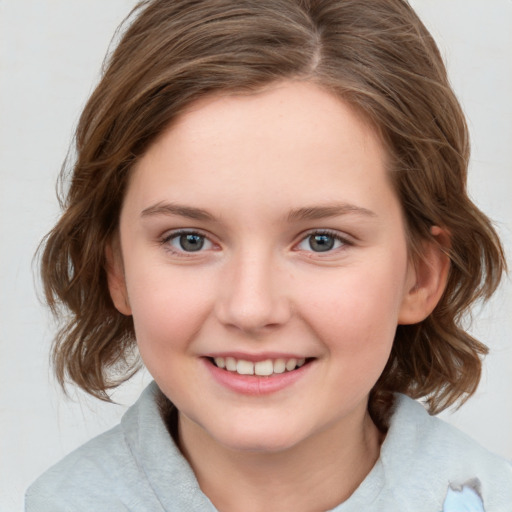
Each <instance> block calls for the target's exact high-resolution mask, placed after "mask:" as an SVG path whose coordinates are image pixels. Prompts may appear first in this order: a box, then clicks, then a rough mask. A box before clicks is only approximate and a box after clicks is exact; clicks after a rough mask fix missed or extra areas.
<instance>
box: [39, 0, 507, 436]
mask: <svg viewBox="0 0 512 512" xmlns="http://www.w3.org/2000/svg"><path fill="white" fill-rule="evenodd" d="M128 20H129V21H128V22H129V23H130V24H129V26H128V28H127V29H126V30H125V32H124V34H123V35H122V37H121V40H120V42H119V44H118V45H117V47H116V48H115V50H114V51H113V53H112V54H111V55H110V56H109V57H108V59H107V60H106V62H105V67H104V73H103V77H102V79H101V81H100V83H99V84H98V86H97V87H96V89H95V91H94V93H93V94H92V96H91V98H90V99H89V101H88V103H87V105H86V107H85V109H84V111H83V113H82V116H81V118H80V121H79V124H78V127H77V131H76V152H77V158H76V162H75V164H74V168H73V169H72V173H71V181H70V185H69V189H68V192H67V196H66V198H65V199H64V201H63V208H64V213H63V215H62V217H61V218H60V220H59V222H58V223H57V225H56V226H55V228H54V229H53V230H52V231H51V232H50V233H49V234H48V236H47V238H46V239H45V241H44V249H43V256H42V264H41V273H42V280H43V283H44V288H45V294H46V300H47V302H48V304H49V305H50V307H51V308H52V310H53V311H54V312H55V313H56V315H57V316H58V317H60V318H61V319H62V321H63V324H62V327H61V330H60V331H59V333H58V334H57V337H56V339H55V342H54V345H53V363H54V367H55V372H56V375H57V378H58V380H59V382H60V383H61V384H62V385H64V383H65V382H67V381H72V382H74V383H76V384H77V385H78V386H80V387H81V388H82V389H84V390H85V391H87V392H88V393H90V394H92V395H94V396H96V397H98V398H101V399H103V400H109V396H108V390H109V389H112V388H114V387H115V386H117V385H118V384H119V383H121V382H123V381H124V380H127V379H128V378H130V377H131V376H132V375H133V374H134V373H135V372H136V371H137V369H138V367H139V362H138V359H137V357H136V356H134V351H133V349H134V347H135V335H134V330H133V321H132V319H131V317H125V316H123V315H121V314H120V313H119V312H118V311H117V310H116V309H115V307H114V305H113V303H112V300H111V298H110V295H109V292H108V287H107V279H106V265H107V263H106V259H105V250H106V247H107V246H108V244H109V243H111V241H112V237H113V236H114V234H115V233H116V231H117V228H118V221H119V215H120V210H121V206H122V201H123V198H124V194H125V191H126V187H127V183H128V180H129V177H130V172H131V170H132V168H133V166H134V164H135V163H136V162H137V161H138V159H139V158H140V157H141V156H142V155H143V154H144V153H145V151H146V150H147V149H148V147H149V146H150V145H151V144H152V143H153V142H154V141H155V140H156V139H157V138H158V137H159V135H160V134H161V133H163V131H164V130H165V129H167V128H168V127H169V126H170V125H172V123H173V122H174V121H175V120H176V119H177V117H178V116H180V115H181V114H183V112H185V111H186V109H187V108H188V107H189V106H190V105H192V104H193V103H194V102H195V101H197V100H198V99H200V98H203V97H205V96H207V95H211V94H234V93H236V94H240V93H251V92H255V91H259V90H261V89H262V88H264V87H266V86H268V85H271V84H274V83H276V82H279V81H283V80H304V81H309V82H311V83H314V84H317V85H318V86H320V87H323V88H325V89H326V90H328V91H330V92H331V93H332V94H334V95H336V96H337V97H339V98H340V99H342V100H343V101H345V102H348V103H349V104H350V105H351V106H352V107H353V108H354V109H355V110H356V111H357V112H359V113H360V114H362V115H363V116H364V118H365V119H367V120H368V121H369V122H370V123H371V124H372V126H374V127H375V128H376V130H377V131H378V133H379V134H380V136H381V137H382V139H383V141H384V142H385V145H386V147H387V149H388V152H389V156H390V159H391V165H390V171H389V172H390V176H391V179H392V182H393V185H394V187H395V190H396V193H397V195H398V197H399V200H400V203H401V205H402V208H403V212H404V216H405V220H406V225H407V232H408V238H409V247H410V251H411V255H412V257H413V259H416V261H417V260H418V259H419V258H421V257H422V256H421V252H422V245H423V244H424V243H426V242H428V243H436V241H435V240H434V239H433V237H432V235H431V228H432V226H441V227H442V228H443V229H445V230H446V231H447V232H448V233H449V234H450V237H451V246H450V248H449V249H448V255H449V258H450V260H451V269H450V273H449V278H448V283H447V287H446V290H445V293H444V295H443V297H442V298H441V300H440V302H439V304H438V306H437V307H436V309H435V310H434V312H433V313H432V314H431V315H430V316H429V317H428V318H427V319H426V320H424V321H423V322H421V323H419V324H416V325H403V326H402V325H400V326H398V328H397V332H396V336H395V340H394V345H393V349H392V353H391V356H390V359H389V361H388V363H387V366H386V368H385V370H384V372H383V374H382V376H381V377H380V379H379V380H378V382H377V383H376V385H375V387H374V389H373V390H372V392H371V395H370V405H369V409H370V412H371V414H372V417H373V419H374V421H375V422H376V424H377V425H378V426H379V427H380V428H381V429H385V427H386V422H387V417H388V415H389V410H390V407H391V404H392V400H393V399H392V395H393V393H394V392H402V393H406V394H408V395H409V396H411V397H413V398H422V397H423V398H426V399H427V402H428V405H429V408H430V410H431V412H433V413H436V412H438V411H440V410H442V409H444V408H445V407H447V406H450V405H452V404H454V403H456V402H457V401H463V400H464V399H466V398H467V397H469V396H470V395H471V394H472V393H474V391H475V390H476V387H477V385H478V382H479V379H480V372H481V361H480V358H481V356H483V355H484V354H485V353H486V352H487V348H486V347H485V345H483V344H482V343H481V342H479V341H477V340H476V339H474V338H473V337H471V336H470V335H469V334H468V333H467V332H466V331H465V330H464V328H463V326H462V321H463V319H464V317H465V315H466V313H467V312H468V311H469V308H470V307H471V305H472V304H473V303H474V302H475V301H477V300H479V299H485V298H488V297H489V296H490V295H491V294H492V293H493V292H494V291H495V289H496V287H497V286H498V284H499V282H500V279H501V276H502V273H503V271H504V269H505V259H504V253H503V249H502V247H501V245H500V241H499V238H498V236H497V234H496V232H495V230H494V228H493V227H492V224H491V222H490V221H489V219H488V218H487V217H486V216H485V215H484V214H482V212H480V211H479V210H478V209H477V208H476V206H475V205H474V204H473V203H472V202H471V201H470V199H469V198H468V195H467V190H466V178H467V168H468V161H469V137H468V130H467V126H466V122H465V119H464V115H463V113H462V110H461V108H460V105H459V103H458V101H457V99H456V97H455V95H454V93H453V91H452V89H451V87H450V85H449V82H448V78H447V75H446V70H445V67H444V64H443V61H442V58H441V56H440V53H439V50H438V48H437V46H436V44H435V42H434V40H433V38H432V36H431V35H430V34H429V32H428V31H427V29H426V28H425V27H424V25H423V24H422V23H421V21H420V20H419V19H418V17H417V16H416V14H415V13H414V11H413V10H412V9H411V7H410V6H409V4H408V3H407V2H406V1H405V0H375V1H374V2H372V5H371V7H369V6H368V3H367V2H364V1H362V0H258V1H255V0H237V1H236V2H234V1H232V0H175V1H172V2H169V1H166V0H147V1H144V2H141V3H140V4H138V6H137V7H136V8H135V9H134V10H133V12H132V14H131V16H130V17H129V18H128ZM65 313H66V314H65Z"/></svg>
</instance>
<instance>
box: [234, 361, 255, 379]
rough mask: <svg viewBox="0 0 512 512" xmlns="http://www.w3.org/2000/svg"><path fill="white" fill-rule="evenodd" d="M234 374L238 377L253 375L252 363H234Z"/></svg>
mask: <svg viewBox="0 0 512 512" xmlns="http://www.w3.org/2000/svg"><path fill="white" fill-rule="evenodd" d="M236 373H239V374H240V375H254V363H251V361H244V360H243V359H239V360H238V361H237V363H236Z"/></svg>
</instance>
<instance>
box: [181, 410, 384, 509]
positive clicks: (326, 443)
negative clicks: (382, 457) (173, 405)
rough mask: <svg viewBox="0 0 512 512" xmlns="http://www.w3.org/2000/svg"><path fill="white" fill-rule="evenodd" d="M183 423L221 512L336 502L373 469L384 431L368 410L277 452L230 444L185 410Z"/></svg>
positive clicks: (189, 452) (184, 441)
mask: <svg viewBox="0 0 512 512" xmlns="http://www.w3.org/2000/svg"><path fill="white" fill-rule="evenodd" d="M179 427H180V436H179V440H180V447H181V449H182V452H183V453H184V455H185V457H186V458H187V460H188V461H189V463H190V464H191V466H192V468H193V469H194V472H195V474H196V477H197V480H198V482H199V485H200V487H201V489H202V491H203V492H204V493H205V494H206V495H207V496H208V498H210V500H211V501H212V503H213V504H214V505H215V507H216V508H217V509H218V510H219V511H221V512H235V511H239V510H244V511H247V512H261V511H267V510H280V511H283V512H285V511H293V512H299V511H310V510H329V509H331V508H334V507H335V506H336V505H338V504H340V503H342V502H343V501H345V500H346V499H348V498H349V497H350V495H351V494H352V493H353V492H354V491H355V490H356V488H357V487H358V486H359V484H360V483H361V482H362V481H363V480H364V478H365V477H366V475H368V473H369V472H370V471H371V469H372V467H373V466H374V464H375V462H376V461H377V459H378V457H379V451H380V442H381V437H382V436H381V434H380V432H379V431H378V429H377V427H375V425H374V423H373V422H372V421H371V419H370V417H369V415H368V413H366V412H364V413H363V414H362V415H361V417H360V418H358V419H357V421H351V422H350V423H349V424H348V425H347V424H343V425H340V424H336V425H333V426H331V427H328V428H327V429H326V430H324V431H322V432H320V433H317V434H315V435H314V436H313V437H311V438H308V439H305V440H303V441H302V442H301V443H300V444H298V445H296V446H293V447H292V448H289V449H286V450H283V451H279V452H272V453H260V452H247V451H240V450H232V449H229V448H227V447H225V446H223V445H220V444H219V443H216V442H215V441H214V440H213V439H212V438H211V437H209V435H208V434H207V433H206V432H205V431H204V430H203V429H202V427H200V426H199V425H197V424H196V423H194V422H192V421H191V420H189V419H188V418H186V417H184V416H183V415H180V420H179ZM226 482H229V485H226ZM262 489H264V490H265V492H262Z"/></svg>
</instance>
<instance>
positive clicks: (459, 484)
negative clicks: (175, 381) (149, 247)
mask: <svg viewBox="0 0 512 512" xmlns="http://www.w3.org/2000/svg"><path fill="white" fill-rule="evenodd" d="M157 393H158V388H157V386H156V384H155V383H152V384H150V385H149V386H148V388H146V390H145V391H144V392H143V393H142V395H141V397H140V398H139V400H138V401H137V403H136V404H135V405H133V406H132V407H131V408H130V409H129V410H128V411H127V412H126V413H125V415H124V416H123V418H122V420H121V423H120V424H119V425H118V426H117V427H115V428H113V429H112V430H110V431H108V432H105V433H104V434H102V435H100V436H98V437H96V438H94V439H93V440H91V441H89V442H88V443H86V444H85V445H83V446H81V447H80V448H78V449H77V450H75V451H74V452H72V453H71V454H69V455H68V456H67V457H65V458H64V459H63V460H62V461H60V462H59V463H58V464H56V465H55V466H53V467H52V468H50V469H49V470H48V471H47V472H46V473H44V474H43V475H42V476H41V477H39V479H38V480H36V482H35V483H34V484H33V485H32V486H31V487H30V488H29V489H28V491H27V495H26V501H25V505H26V509H25V510H26V512H79V511H83V512H86V511H87V512H91V511H94V512H121V511H132V512H160V511H161V512H164V511H165V512H194V511H201V512H210V511H211V512H216V508H215V507H214V506H213V504H212V503H211V502H210V500H209V499H208V498H207V497H206V496H205V495H204V494H203V492H202V491H201V489H200V488H199V485H198V483H197V480H196V478H195V475H194V473H193V471H192V469H191V467H190V466H189V464H188V462H187V461H186V460H185V458H184V457H183V456H182V454H181V452H180V451H179V449H178V447H177V446H176V445H175V443H174V441H173V439H172V437H171V436H170V435H169V433H168V431H167V428H166V426H165V424H164V421H163V420H162V418H161V416H160V412H159V408H158V406H157V404H156V401H155V398H156V395H157ZM443 504H444V505H443ZM470 507H472V508H470ZM362 511H365V512H386V511H389V512H407V511H411V512H466V511H468V512H469V511H471V512H472V511H477V512H480V511H485V512H511V511H512V465H510V464H509V463H508V462H506V461H504V460H502V459H500V458H499V457H498V456H495V455H493V454H491V453H489V452H487V451H486V450H485V449H483V448H482V447H480V446H479V445H478V444H477V443H476V442H475V441H473V440H471V439H470V438H469V437H467V436H466V435H464V434H462V433H461V432H459V431H458V430H457V429H455V428H453V427H451V426H450V425H448V424H446V423H444V422H443V421H441V420H439V419H437V418H435V417H432V416H429V414H428V413H427V412H426V411H425V409H424V408H423V406H422V405H421V404H419V403H417V402H416V401H414V400H412V399H410V398H408V397H406V396H403V395H398V396H397V403H396V408H395V411H394V413H393V416H392V419H391V426H390V429H389V432H388V434H387V436H386V439H385V441H384V443H383V445H382V448H381V454H380V458H379V460H378V461H377V463H376V464H375V466H374V468H373V469H372V471H371V472H370V473H369V474H368V476H367V477H366V478H365V480H364V481H363V482H362V483H361V485H360V486H359V488H358V489H357V490H356V491H355V492H354V493H353V494H352V496H351V497H350V498H349V499H348V500H347V501H345V502H344V503H342V504H340V505H338V506H337V507H336V508H334V509H333V511H332V512H362Z"/></svg>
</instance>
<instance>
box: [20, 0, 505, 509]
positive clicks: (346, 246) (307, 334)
mask: <svg viewBox="0 0 512 512" xmlns="http://www.w3.org/2000/svg"><path fill="white" fill-rule="evenodd" d="M133 16H134V20H133V21H132V23H131V25H130V26H129V28H128V29H127V30H126V32H125V33H124V35H123V36H122V38H121V41H120V43H119V45H118V47H117V48H116V50H115V51H114V53H113V54H112V56H111V57H110V59H109V62H108V65H107V67H106V69H105V73H104V76H103V78H102V81H101V82H100V84H99V85H98V87H97V88H96V90H95V91H94V93H93V95H92V97H91V98H90V100H89V102H88V104H87V106H86V107H85V110H84V112H83V114H82V117H81V119H80V123H79V126H78V131H77V160H76V163H75V167H74V170H73V175H72V179H71V184H70V188H69V191H68V194H67V197H66V201H65V205H64V206H65V209H64V213H63V215H62V217H61V219H60V221H59V222H58V224H57V225H56V226H55V228H54V229H53V230H52V232H51V233H50V234H49V235H48V237H47V239H46V241H45V247H44V252H43V258H42V275H43V282H44V284H45V290H46V297H47V300H48V303H49V305H50V306H51V307H52V308H53V309H54V311H56V312H57V313H59V314H61V313H62V312H63V310H62V309H61V306H62V307H64V308H65V310H67V312H68V314H67V315H66V316H65V321H64V324H63V327H62V329H61V331H60V332H59V334H58V336H57V339H56V341H55V345H54V350H53V357H54V363H55V369H56V373H57V376H58V378H59V380H60V382H61V383H64V382H65V381H66V380H68V379H70V380H72V381H73V382H75V383H76V384H77V385H78V386H80V387H81V388H82V389H84V390H86V391H87V392H89V393H91V394H92V395H94V396H97V397H98V398H101V399H108V390H110V389H112V388H114V387H115V386H117V385H118V384H119V383H121V382H122V381H124V380H126V379H128V378H129V377H130V376H131V375H133V373H134V372H135V371H136V370H137V368H138V366H139V359H138V357H136V356H135V355H134V350H133V349H134V346H135V345H136V347H137V352H138V354H140V358H141V359H142V361H143V362H144V365H145V366H146V367H147V368H148V370H149V372H150V373H151V375H152V376H153V378H154V383H153V384H151V385H150V387H149V388H148V389H147V390H146V391H145V392H144V393H143V395H142V396H141V398H140V399H139V401H138V402H137V403H136V404H135V405H134V406H133V407H132V408H131V409H130V410H129V411H128V412H127V413H126V415H125V416H124V418H123V420H122V422H121V424H120V425H119V426H118V427H116V428H115V429H113V430H111V431H110V432H107V433H106V434H104V435H102V436H100V437H98V438H96V439H94V440H92V441H91V442H89V443H88V444H86V445H84V446H83V447H82V448H80V449H79V450H77V451H76V452H74V453H72V454H71V455H69V456H68V457H67V458H66V459H64V460H63V461H62V462H61V463H59V464H57V465H56V466H55V467H54V468H52V469H50V470H49V471H48V472H47V473H46V474H45V475H43V476H42V477H41V478H40V479H39V480H38V481H37V482H36V483H35V484H34V485H33V486H32V487H31V488H30V489H29V491H28V493H27V500H26V503H27V510H28V511H46V510H48V511H50V510H51V511H52V512H53V511H56V510H105V511H116V510H134V511H156V510H162V511H164V510H165V511H169V510H176V511H189V510H212V511H213V510H219V511H221V512H229V511H240V510H244V511H263V510H265V511H266V510H279V511H287V510H290V511H320V510H321V511H324V510H336V511H343V512H345V511H361V510H375V511H388V510H389V511H397V510H400V511H402V510H411V511H433V512H439V511H441V510H445V511H457V512H458V511H464V510H485V511H487V512H493V511H496V512H497V511H506V510H509V509H510V503H512V468H511V466H510V465H509V464H508V463H506V462H505V461H503V460H500V459H499V458H498V457H496V456H493V455H491V454H489V453H487V452H485V451H484V450H483V449H482V448H480V447H479V446H477V445H476V444H475V443H474V442H473V441H471V440H469V439H468V438H466V437H465V436H463V435H462V434H461V433H459V432H457V431H455V430H454V429H453V428H451V427H449V426H448V425H446V424H444V423H442V422H440V421H439V420H437V419H435V418H434V417H431V416H429V414H428V413H427V411H425V409H424V408H423V407H422V406H421V405H420V404H418V403H417V402H415V401H414V400H413V399H414V398H424V399H425V401H426V404H427V406H428V410H429V412H430V413H431V414H435V413H437V412H439V411H441V410H443V409H445V408H446V407H448V406H450V405H452V404H454V403H457V402H460V401H464V400H465V399H467V398H468V397H469V396H470V395H471V394H472V393H473V392H474V391H475V389H476V386H477V384H478V381H479V377H480V370H481V363H480V357H481V356H482V355H484V354H485V353H486V347H485V346H484V345H483V344H481V343H480V342H479V341H477V340H475V339H474V338H472V337H471V336H470V335H469V334H468V333H467V332H465V331H464V330H463V329H462V328H461V325H460V319H461V316H462V315H463V313H465V312H466V311H467V310H468V308H469V307H470V306H471V304H473V303H474V301H475V300H477V299H479V298H482V297H488V296H490V295H491V294H492V293H493V291H494V290H495V289H496V287H497V285H498V283H499V281H500V278H501V276H502V273H503V270H504V267H505V263H504V257H503V251H502V248H501V245H500V242H499V240H498V237H497V235H496V233H495V231H494V229H493V228H492V226H491V224H490V222H489V220H488V219H487V218H486V217H485V216H484V215H483V214H482V213H481V212H480V211H479V210H478V209H477V208H476V207H475V205H473V204H472V203H471V201H470V200H469V199H468V197H467V194H466V172H467V165H468V158H469V145H468V136H467V129H466V125H465V121H464V117H463V115H462V112H461V110H460V107H459V105H458V103H457V100H456V99H455V97H454V95H453V92H452V91H451V89H450V87H449V84H448V80H447V77H446V72H445V68H444V66H443V63H442V60H441V58H440V56H439V52H438V50H437V47H436V45H435V43H434V42H433V40H432V38H431V36H430V34H429V33H428V32H427V30H426V29H425V27H424V26H423V25H422V23H421V22H420V20H419V19H418V18H417V16H416V15H415V13H414V12H413V11H412V10H411V8H410V7H409V5H408V4H407V3H406V2H405V1H403V0H376V1H375V2H372V3H371V7H370V6H369V3H368V2H363V1H354V0H316V1H315V0H258V1H257V2H256V1H254V0H245V1H244V0H237V1H236V2H233V1H231V0H175V1H169V0H148V1H146V2H142V3H141V4H140V5H139V6H138V7H137V8H136V9H135V11H134V13H133Z"/></svg>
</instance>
